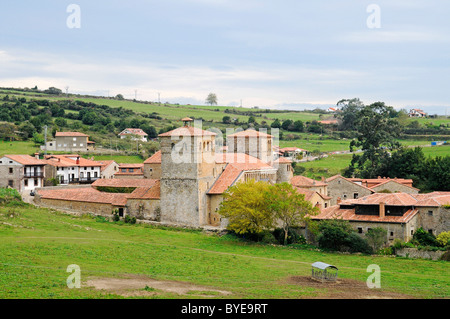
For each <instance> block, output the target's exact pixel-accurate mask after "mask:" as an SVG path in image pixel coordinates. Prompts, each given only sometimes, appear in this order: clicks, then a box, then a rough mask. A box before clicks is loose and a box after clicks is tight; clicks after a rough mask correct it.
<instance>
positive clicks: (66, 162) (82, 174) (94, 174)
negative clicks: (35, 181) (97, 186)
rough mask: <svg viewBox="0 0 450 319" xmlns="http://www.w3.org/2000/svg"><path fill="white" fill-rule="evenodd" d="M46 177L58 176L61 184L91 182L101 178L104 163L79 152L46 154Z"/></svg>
mask: <svg viewBox="0 0 450 319" xmlns="http://www.w3.org/2000/svg"><path fill="white" fill-rule="evenodd" d="M43 161H44V162H45V164H46V166H45V172H46V178H47V179H51V178H56V179H57V180H58V183H59V184H62V185H67V184H90V183H93V182H94V181H96V180H97V179H99V178H101V168H102V164H101V163H99V162H97V161H94V160H90V159H86V158H83V157H81V156H80V155H78V154H67V155H46V156H44V160H43Z"/></svg>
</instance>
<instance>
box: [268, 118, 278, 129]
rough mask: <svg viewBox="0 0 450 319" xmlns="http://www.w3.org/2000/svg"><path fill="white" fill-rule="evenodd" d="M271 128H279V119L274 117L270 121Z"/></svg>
mask: <svg viewBox="0 0 450 319" xmlns="http://www.w3.org/2000/svg"><path fill="white" fill-rule="evenodd" d="M270 127H271V128H281V122H280V120H279V119H275V121H273V122H272V124H270Z"/></svg>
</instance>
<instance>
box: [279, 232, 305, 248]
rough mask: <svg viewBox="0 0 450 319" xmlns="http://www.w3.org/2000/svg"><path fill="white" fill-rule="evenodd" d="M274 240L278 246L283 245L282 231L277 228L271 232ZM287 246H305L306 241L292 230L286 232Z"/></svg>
mask: <svg viewBox="0 0 450 319" xmlns="http://www.w3.org/2000/svg"><path fill="white" fill-rule="evenodd" d="M273 236H274V238H275V239H276V240H277V241H278V243H279V244H281V245H283V244H284V230H283V229H281V228H277V229H275V230H274V231H273ZM287 244H306V239H305V237H303V236H302V235H299V234H297V233H296V232H295V231H294V230H292V229H289V230H288V237H287Z"/></svg>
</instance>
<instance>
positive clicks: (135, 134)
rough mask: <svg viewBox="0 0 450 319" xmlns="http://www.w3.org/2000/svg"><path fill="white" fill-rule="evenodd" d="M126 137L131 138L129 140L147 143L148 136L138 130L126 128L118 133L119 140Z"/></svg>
mask: <svg viewBox="0 0 450 319" xmlns="http://www.w3.org/2000/svg"><path fill="white" fill-rule="evenodd" d="M127 136H131V139H132V140H133V141H136V140H138V141H142V142H147V136H148V134H147V133H145V132H144V131H143V130H141V129H140V128H126V129H124V130H123V131H122V132H120V133H119V137H120V138H121V139H123V138H125V137H127Z"/></svg>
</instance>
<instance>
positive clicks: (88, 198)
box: [37, 187, 129, 206]
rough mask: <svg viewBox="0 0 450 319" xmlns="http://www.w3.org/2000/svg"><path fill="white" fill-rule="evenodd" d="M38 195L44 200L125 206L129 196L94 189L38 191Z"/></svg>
mask: <svg viewBox="0 0 450 319" xmlns="http://www.w3.org/2000/svg"><path fill="white" fill-rule="evenodd" d="M37 192H38V194H39V195H40V196H41V198H44V199H59V200H66V201H77V202H89V203H102V204H112V205H114V206H125V205H126V203H127V196H128V195H129V194H121V193H105V192H100V191H98V190H96V189H94V188H91V187H89V188H68V189H45V188H44V189H39V190H38V191H37Z"/></svg>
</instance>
